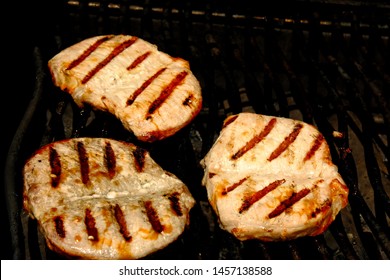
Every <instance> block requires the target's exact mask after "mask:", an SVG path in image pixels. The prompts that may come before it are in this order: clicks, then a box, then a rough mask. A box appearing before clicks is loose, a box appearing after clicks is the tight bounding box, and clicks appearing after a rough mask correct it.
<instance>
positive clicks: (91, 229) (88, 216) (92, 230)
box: [84, 208, 99, 241]
mask: <svg viewBox="0 0 390 280" xmlns="http://www.w3.org/2000/svg"><path fill="white" fill-rule="evenodd" d="M84 223H85V226H86V228H87V234H88V239H89V240H92V241H99V236H98V230H97V228H96V222H95V218H94V217H93V216H92V213H91V210H90V209H89V208H87V209H85V217H84Z"/></svg>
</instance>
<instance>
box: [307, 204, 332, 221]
mask: <svg viewBox="0 0 390 280" xmlns="http://www.w3.org/2000/svg"><path fill="white" fill-rule="evenodd" d="M331 206H332V202H331V201H329V200H327V201H326V202H325V203H324V204H323V205H321V207H317V208H316V209H315V210H314V211H313V212H312V213H311V217H312V218H315V217H317V215H318V214H321V213H326V212H328V210H329V209H330V207H331Z"/></svg>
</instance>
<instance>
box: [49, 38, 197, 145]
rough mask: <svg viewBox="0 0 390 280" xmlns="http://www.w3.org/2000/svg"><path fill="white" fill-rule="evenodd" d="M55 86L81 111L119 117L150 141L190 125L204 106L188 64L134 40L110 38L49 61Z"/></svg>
mask: <svg viewBox="0 0 390 280" xmlns="http://www.w3.org/2000/svg"><path fill="white" fill-rule="evenodd" d="M48 66H49V70H50V72H51V75H52V79H53V82H54V84H55V85H56V86H58V87H60V88H61V89H62V90H64V91H66V92H68V93H69V94H70V95H71V96H72V98H73V99H74V101H75V103H76V104H77V105H78V106H79V107H83V106H84V105H85V104H89V105H91V106H92V107H93V108H95V109H98V110H102V111H107V112H110V113H111V114H113V115H115V116H116V117H117V118H118V119H119V120H120V121H121V122H122V124H123V126H124V127H125V128H126V129H127V130H129V131H131V132H133V133H134V135H135V136H136V137H137V138H138V139H140V140H142V141H147V142H153V141H156V140H161V139H164V138H166V137H168V136H171V135H173V134H175V133H176V132H177V131H179V130H180V129H181V128H183V127H185V126H186V125H187V124H189V123H190V122H191V121H192V120H193V119H194V117H195V116H196V115H197V114H198V113H199V111H200V110H201V107H202V94H201V87H200V84H199V82H198V80H197V79H196V77H195V76H194V75H193V73H192V72H191V70H190V67H189V63H188V62H187V61H186V60H184V59H181V58H173V57H171V56H170V55H168V54H166V53H164V52H161V51H159V50H158V49H157V47H156V46H155V45H153V44H151V43H149V42H146V41H144V40H142V39H140V38H137V37H135V36H130V35H106V36H96V37H92V38H88V39H85V40H83V41H81V42H79V43H76V44H75V45H72V46H70V47H68V48H66V49H64V50H62V51H61V52H60V53H58V54H57V55H56V56H54V57H53V58H52V59H50V60H49V62H48Z"/></svg>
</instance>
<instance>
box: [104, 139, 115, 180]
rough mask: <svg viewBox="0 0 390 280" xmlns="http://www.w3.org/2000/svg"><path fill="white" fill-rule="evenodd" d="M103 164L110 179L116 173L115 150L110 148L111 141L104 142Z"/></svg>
mask: <svg viewBox="0 0 390 280" xmlns="http://www.w3.org/2000/svg"><path fill="white" fill-rule="evenodd" d="M104 165H105V166H106V168H107V171H108V176H109V177H110V179H112V178H113V177H114V176H115V173H116V170H115V168H116V157H115V152H114V150H113V149H112V146H111V143H110V142H106V145H105V151H104Z"/></svg>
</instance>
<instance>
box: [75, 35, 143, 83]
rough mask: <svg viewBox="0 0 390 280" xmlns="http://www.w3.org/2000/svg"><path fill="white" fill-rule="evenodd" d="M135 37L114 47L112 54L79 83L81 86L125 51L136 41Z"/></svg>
mask: <svg viewBox="0 0 390 280" xmlns="http://www.w3.org/2000/svg"><path fill="white" fill-rule="evenodd" d="M137 40H138V38H137V37H132V38H131V39H129V40H126V41H124V42H122V43H121V44H119V45H118V46H116V47H115V48H114V49H113V50H112V52H111V53H110V54H109V55H108V56H107V57H106V58H105V59H103V60H102V61H101V62H100V63H99V64H98V65H96V67H95V68H93V69H92V70H91V71H90V72H89V73H88V74H87V75H86V76H85V77H84V78H83V80H82V81H81V83H82V84H86V83H87V82H88V81H89V80H90V79H91V78H92V77H93V76H95V75H96V73H97V72H99V71H100V70H101V69H102V68H103V67H104V66H106V65H107V64H108V63H110V61H111V60H113V59H114V58H115V57H116V56H118V55H119V54H120V53H121V52H123V51H124V50H125V49H127V48H128V47H130V46H131V45H132V44H134V43H135V41H137Z"/></svg>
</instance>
